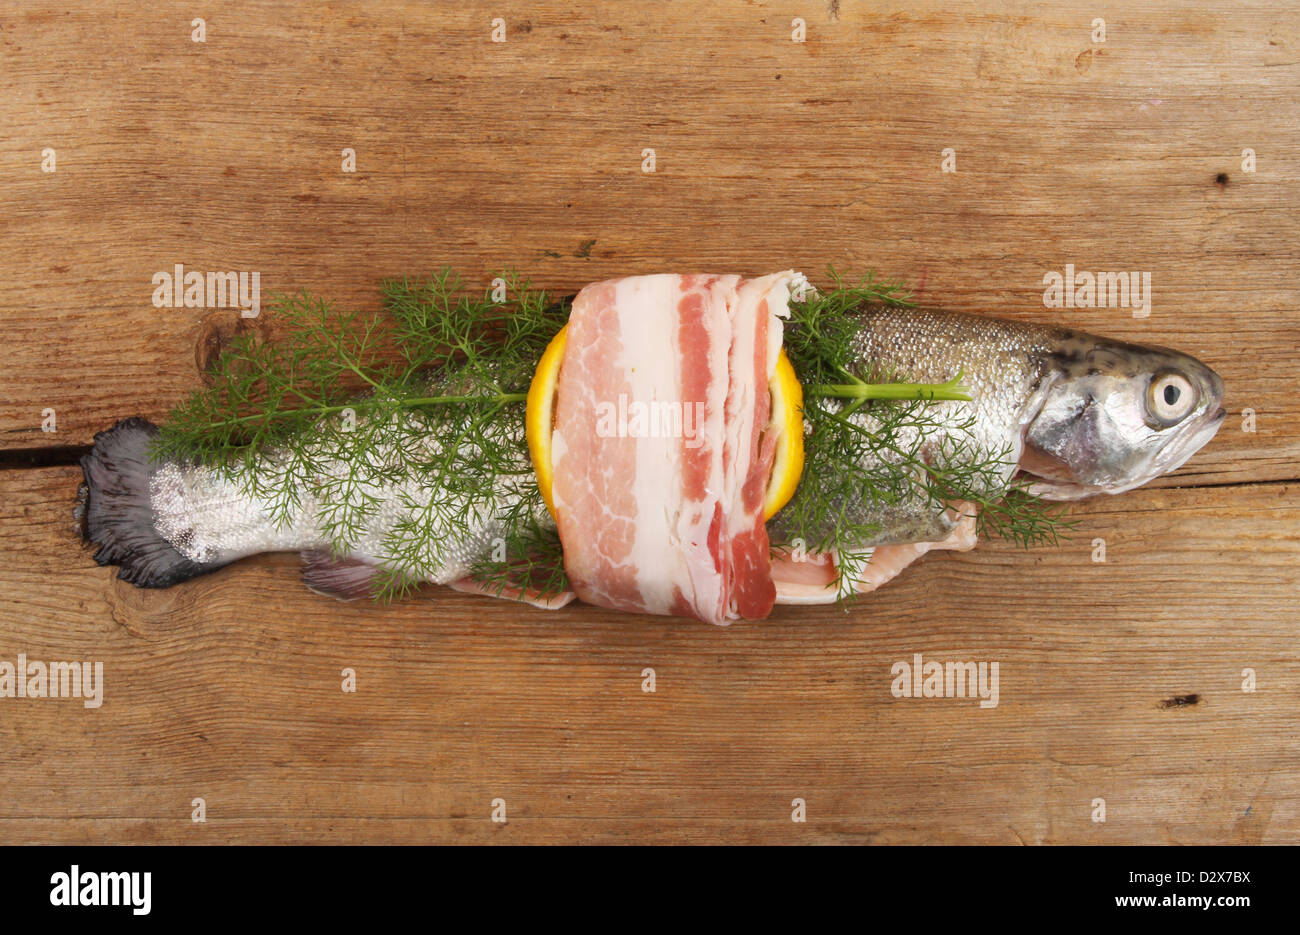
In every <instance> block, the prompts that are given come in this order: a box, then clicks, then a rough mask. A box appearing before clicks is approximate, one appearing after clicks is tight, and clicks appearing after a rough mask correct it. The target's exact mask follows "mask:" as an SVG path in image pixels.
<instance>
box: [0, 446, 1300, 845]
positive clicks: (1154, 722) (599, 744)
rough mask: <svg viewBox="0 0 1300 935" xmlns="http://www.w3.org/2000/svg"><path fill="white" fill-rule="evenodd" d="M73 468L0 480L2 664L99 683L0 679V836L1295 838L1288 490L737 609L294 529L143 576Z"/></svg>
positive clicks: (1296, 608)
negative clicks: (536, 598)
mask: <svg viewBox="0 0 1300 935" xmlns="http://www.w3.org/2000/svg"><path fill="white" fill-rule="evenodd" d="M77 481H78V473H77V471H76V470H75V469H74V468H50V469H44V470H23V471H4V472H0V568H3V569H4V571H3V573H2V577H0V660H3V659H7V660H9V661H11V662H12V661H14V659H15V658H16V654H17V653H18V652H25V653H26V654H27V656H28V658H29V659H33V660H35V659H42V660H59V661H65V660H66V661H71V660H98V661H102V662H103V663H104V669H105V692H104V702H103V705H102V706H101V707H99V708H97V709H87V708H85V707H84V706H83V704H82V703H80V702H78V701H77V700H74V699H57V700H56V699H44V700H38V699H30V698H29V699H16V698H4V699H0V715H2V716H0V743H2V744H3V746H4V749H5V751H6V755H5V757H4V758H3V762H2V763H0V782H2V783H3V786H4V789H5V796H4V798H3V801H0V843H19V842H81V841H94V842H105V843H107V842H123V841H131V842H155V841H166V842H188V843H198V842H204V843H210V842H243V843H249V842H259V843H265V842H384V841H398V842H411V843H416V842H453V841H464V842H490V841H510V842H611V843H612V842H645V841H654V842H705V841H736V842H828V843H829V842H854V843H857V842H876V843H915V842H938V841H944V842H970V843H974V842H990V843H994V842H996V843H1013V844H1014V843H1017V842H1021V841H1023V842H1026V843H1039V842H1052V843H1094V842H1112V843H1114V842H1124V843H1139V842H1141V843H1166V842H1197V843H1259V842H1263V843H1295V842H1296V841H1297V840H1300V739H1298V738H1300V734H1298V733H1297V731H1296V730H1295V723H1296V722H1295V718H1296V715H1295V705H1294V698H1295V696H1296V692H1297V691H1298V690H1300V657H1298V655H1297V652H1296V643H1295V628H1294V626H1293V624H1294V622H1295V620H1296V619H1297V614H1300V588H1298V585H1300V562H1298V559H1300V541H1298V540H1297V536H1296V532H1295V531H1296V529H1297V523H1300V486H1297V485H1289V484H1262V485H1253V486H1242V487H1215V488H1200V489H1183V490H1172V489H1171V490H1148V491H1138V492H1134V493H1130V494H1125V495H1123V496H1120V497H1114V498H1102V499H1100V500H1097V501H1093V502H1089V503H1087V504H1085V505H1083V506H1081V507H1080V508H1079V509H1078V514H1079V516H1080V518H1081V520H1082V524H1081V526H1080V528H1079V530H1078V531H1077V533H1076V534H1075V536H1074V537H1073V538H1072V539H1071V540H1070V541H1069V542H1068V543H1066V544H1065V545H1063V546H1061V547H1059V548H1043V549H1035V550H1033V551H1030V552H1027V553H1026V552H1021V551H1018V550H1016V549H1014V548H1012V547H1009V546H1006V545H999V544H996V543H985V544H981V546H980V547H979V548H978V549H977V550H975V551H974V552H971V553H968V554H964V555H946V554H936V555H931V556H927V557H926V558H925V559H924V560H923V561H922V563H921V564H920V565H918V566H917V567H915V568H913V569H911V570H909V572H907V573H906V574H905V575H904V576H903V577H902V578H900V579H899V580H898V581H896V582H894V583H893V584H891V585H890V586H889V587H888V588H886V589H885V590H883V591H881V592H879V593H878V594H876V595H874V596H873V597H871V598H870V599H869V600H865V601H863V602H862V603H861V604H860V605H858V606H857V607H855V608H854V609H852V610H851V611H849V612H847V613H845V612H842V611H839V610H835V609H830V608H822V609H791V608H781V609H778V611H777V613H776V614H775V615H774V616H773V617H772V618H771V619H770V620H768V621H765V622H762V623H752V624H736V625H734V626H732V627H730V628H725V629H724V628H714V627H709V626H706V625H704V624H699V623H692V622H688V621H681V620H670V619H664V618H651V617H636V616H630V615H620V614H612V613H607V612H604V611H601V610H599V609H596V608H592V607H585V606H574V607H570V608H567V609H565V610H563V611H559V612H555V613H547V612H543V611H537V610H533V609H531V608H526V607H522V608H516V607H514V606H512V605H508V604H503V603H497V602H494V601H491V600H490V599H487V598H476V597H470V596H466V595H458V594H455V593H453V592H450V591H447V590H444V589H435V588H431V589H428V590H427V591H426V592H423V593H422V594H421V595H419V596H418V597H416V598H414V599H411V600H409V601H406V602H403V603H401V604H398V605H395V606H392V607H390V608H387V609H384V608H377V607H374V606H370V605H364V604H347V605H345V604H339V603H336V602H334V601H331V600H329V599H327V598H321V597H318V596H316V595H313V594H310V593H309V592H307V591H306V590H305V589H303V588H302V586H301V585H300V583H299V582H298V581H297V575H296V565H297V563H296V560H295V559H294V558H293V557H292V556H288V555H278V556H270V557H263V558H257V559H252V560H249V561H246V562H243V563H240V564H238V565H236V566H233V567H231V568H227V569H224V570H222V571H220V572H218V573H216V574H214V575H211V576H209V577H206V578H201V579H197V580H195V581H193V582H190V583H187V584H185V585H182V586H179V587H176V588H173V589H171V590H167V591H140V590H136V589H134V588H132V587H131V586H129V585H125V584H123V583H122V582H120V581H117V580H115V579H114V578H113V570H112V569H105V568H98V567H96V566H95V565H94V564H93V563H92V562H91V561H90V556H89V554H88V553H87V552H85V551H83V550H82V549H81V547H80V545H79V543H78V541H77V538H76V535H75V530H74V524H73V521H72V516H71V503H72V500H73V497H74V492H75V489H76V486H77ZM1098 537H1102V538H1104V539H1105V540H1106V547H1107V555H1106V558H1107V561H1106V562H1105V563H1103V564H1099V563H1094V562H1093V561H1092V552H1093V549H1094V545H1093V540H1094V539H1095V538H1098ZM918 652H919V653H922V654H924V656H925V657H926V658H932V659H936V660H985V661H997V662H999V664H1000V683H999V687H1000V698H999V704H998V706H997V707H996V708H992V709H981V708H979V707H978V706H977V705H976V704H975V703H974V702H973V701H972V700H970V699H952V698H944V699H935V698H930V699H907V698H895V697H894V696H893V695H892V694H891V691H890V686H891V681H892V679H891V675H890V670H891V666H892V665H893V664H894V663H895V662H896V661H900V660H911V659H912V655H913V653H918ZM349 666H350V667H355V668H356V670H357V674H358V691H357V692H356V693H355V694H345V693H344V692H342V691H341V688H340V681H341V680H340V671H341V669H342V668H344V667H349ZM646 667H652V668H654V670H655V673H656V676H657V684H656V688H657V691H656V692H655V693H653V694H648V693H645V692H643V691H642V690H641V682H642V675H641V673H642V670H643V669H644V668H646ZM1245 668H1251V669H1254V670H1255V672H1256V674H1257V679H1258V690H1257V691H1256V692H1254V693H1247V692H1243V691H1242V688H1241V683H1242V671H1243V669H1245ZM1189 695H1195V696H1197V701H1196V703H1194V704H1191V703H1187V704H1181V705H1179V704H1174V703H1172V700H1173V699H1176V698H1184V699H1185V698H1186V696H1189ZM196 796H202V797H204V798H205V799H206V801H207V808H208V821H207V822H206V824H195V823H193V822H191V821H190V811H191V804H190V803H191V801H192V800H193V798H194V797H196ZM497 797H501V798H504V799H505V800H506V803H507V818H508V821H507V822H506V823H505V824H504V825H501V824H494V823H493V822H492V821H491V820H490V818H489V815H490V812H491V802H492V800H493V799H494V798H497ZM796 797H800V798H804V799H805V800H806V802H807V809H808V813H807V814H808V820H807V822H806V823H803V824H796V823H794V822H792V821H791V820H790V813H791V802H792V800H793V799H794V798H796ZM1098 797H1101V798H1104V799H1105V800H1106V805H1107V821H1106V822H1105V823H1104V824H1103V823H1094V822H1093V821H1092V820H1091V814H1092V809H1093V806H1092V804H1091V803H1092V801H1093V799H1095V798H1098Z"/></svg>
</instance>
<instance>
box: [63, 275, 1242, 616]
mask: <svg viewBox="0 0 1300 935" xmlns="http://www.w3.org/2000/svg"><path fill="white" fill-rule="evenodd" d="M384 292H385V298H386V302H385V308H384V311H383V313H381V314H377V315H373V316H371V315H362V314H359V313H340V312H338V311H337V310H335V309H334V308H333V307H332V306H330V305H329V304H328V303H325V302H322V301H320V300H319V299H316V298H313V297H311V296H309V295H306V294H301V295H295V296H281V297H279V299H278V300H277V302H276V303H275V306H274V307H275V308H276V309H277V311H278V314H277V315H276V316H275V319H274V321H273V323H272V324H273V326H274V330H275V333H274V334H272V335H270V336H266V337H263V336H262V335H261V334H260V333H250V334H247V335H244V336H241V337H239V338H237V339H235V340H234V341H233V342H232V344H231V346H230V347H229V349H228V350H227V351H226V353H225V354H224V355H223V357H222V358H221V359H220V361H219V362H218V364H217V366H216V368H215V370H214V371H213V372H212V373H211V374H210V380H211V385H210V386H209V387H208V388H206V389H204V390H201V391H199V392H197V393H195V394H194V395H193V396H192V397H191V398H190V399H189V400H188V401H187V402H186V403H184V404H183V405H181V406H180V407H178V408H177V409H176V410H174V411H173V412H172V414H171V416H170V417H169V418H168V419H167V420H166V421H165V422H164V423H163V424H162V425H161V426H154V425H152V424H151V423H149V422H146V421H145V420H143V419H138V418H133V419H127V420H125V421H123V422H119V423H118V424H117V425H115V426H114V427H113V428H111V429H109V430H107V431H105V432H101V433H100V434H98V435H97V436H96V437H95V445H94V448H93V449H92V450H91V452H90V453H89V454H87V455H86V456H85V458H83V459H82V467H83V470H84V473H85V484H84V485H83V487H82V495H81V509H82V515H83V517H84V523H85V533H86V537H87V539H88V540H89V541H91V542H93V543H94V544H95V545H97V546H98V550H97V552H96V554H95V558H96V560H97V561H98V562H99V563H100V564H114V565H118V566H120V570H119V572H118V577H120V578H122V579H124V580H126V581H129V582H131V583H133V584H135V585H137V586H140V587H152V588H159V587H169V586H171V585H174V584H177V583H178V582H181V581H184V580H186V579H188V578H192V577H194V576H196V575H201V574H206V573H208V572H212V571H215V570H217V569H219V568H222V567H224V566H225V565H228V564H230V563H232V562H234V561H237V560H238V559H241V558H244V557H246V556H249V555H254V554H257V553H260V552H271V551H286V550H292V551H299V552H302V553H303V560H304V569H303V576H304V579H305V581H306V583H307V584H308V586H309V587H311V588H312V589H313V590H316V591H320V592H322V593H326V594H330V595H333V596H336V597H340V598H343V599H351V598H356V597H361V596H371V597H375V598H378V599H381V600H386V599H391V598H393V597H396V596H400V595H402V594H404V593H406V592H407V591H408V590H410V589H411V588H413V587H414V586H416V585H418V584H420V583H422V582H432V583H435V584H442V585H449V586H451V587H453V588H456V589H458V590H462V591H473V592H478V593H483V594H488V595H492V596H497V597H504V598H510V599H514V600H521V601H526V602H528V603H530V604H533V605H535V606H537V607H542V608H556V607H560V606H563V605H565V604H567V603H569V602H570V601H572V600H573V599H574V598H575V597H577V598H578V599H580V600H582V601H584V602H587V603H591V604H595V605H599V606H602V607H607V608H612V609H616V610H622V611H631V612H638V613H652V614H669V615H674V616H681V617H695V618H698V619H700V620H704V621H708V622H710V623H715V624H726V623H729V622H731V621H733V620H737V619H759V618H763V617H766V616H768V615H769V614H770V613H772V611H773V608H774V607H775V606H776V605H780V604H810V603H829V602H834V601H838V600H844V599H846V598H850V597H853V596H856V595H860V594H863V593H866V592H869V591H871V590H873V589H874V588H876V587H879V586H880V585H881V584H883V583H885V582H886V581H888V580H890V579H891V578H892V577H894V576H895V575H897V574H898V573H899V572H900V571H901V570H902V569H903V568H905V567H906V566H907V565H908V564H909V563H911V562H912V561H914V560H916V559H917V558H918V557H920V556H921V555H923V554H924V553H925V552H927V551H929V550H931V549H969V548H971V547H972V546H973V545H974V544H975V541H976V538H977V536H978V535H979V534H981V533H983V534H988V535H1001V536H1005V537H1008V538H1011V539H1013V540H1015V541H1018V542H1020V543H1022V544H1031V543H1035V542H1043V541H1048V542H1050V541H1054V540H1055V539H1056V537H1057V536H1058V534H1059V533H1060V531H1061V530H1062V528H1063V526H1067V527H1068V524H1069V521H1068V520H1067V519H1064V518H1063V516H1062V510H1063V507H1061V506H1059V505H1058V506H1053V503H1054V502H1056V501H1068V500H1074V499H1078V498H1081V497H1086V496H1090V495H1092V494H1096V493H1110V494H1114V493H1121V492H1123V491H1126V490H1131V489H1132V488H1134V487H1137V486H1139V485H1141V484H1143V483H1146V482H1147V481H1149V480H1151V479H1152V478H1155V477H1157V476H1160V475H1161V474H1165V473H1168V472H1169V471H1172V470H1174V469H1176V468H1178V467H1179V466H1180V465H1182V464H1183V463H1184V462H1186V461H1187V459H1188V458H1190V457H1191V456H1192V455H1193V454H1195V452H1196V451H1197V450H1199V449H1200V448H1201V447H1202V446H1203V445H1205V444H1206V443H1207V442H1208V441H1209V440H1210V439H1211V438H1212V437H1213V436H1214V433H1215V432H1216V431H1217V429H1218V427H1219V425H1220V423H1221V422H1222V420H1223V417H1224V411H1223V409H1222V408H1221V406H1220V403H1221V400H1222V396H1223V383H1222V381H1221V380H1220V378H1219V376H1218V375H1217V374H1216V373H1214V371H1213V370H1211V369H1210V368H1209V367H1207V366H1206V365H1204V364H1203V363H1201V362H1200V361H1198V360H1196V359H1195V358H1192V357H1190V356H1188V355H1186V354H1182V353H1179V352H1177V351H1172V350H1168V349H1165V348H1160V347H1147V346H1142V345H1136V344H1128V343H1124V342H1119V341H1112V340H1108V339H1106V338H1101V337H1096V336H1093V335H1089V334H1085V333H1082V332H1078V331H1073V330H1070V329H1066V328H1057V327H1050V326H1043V325H1036V324H1026V323H1017V322H1013V321H1005V320H1001V319H995V318H985V317H978V316H971V315H961V314H955V313H948V312H941V311H929V310H920V309H916V308H913V307H911V305H910V303H908V302H907V301H906V299H905V298H904V297H903V295H902V294H901V293H900V291H899V289H898V287H897V286H895V285H892V284H882V283H879V282H877V281H875V280H874V279H872V278H870V277H867V278H865V279H863V280H861V281H860V282H856V283H848V282H845V281H844V280H842V279H839V278H838V277H834V281H833V282H832V283H831V284H830V285H829V286H827V287H825V288H823V289H821V290H818V289H816V288H813V287H812V286H811V285H810V284H809V283H808V281H807V280H806V279H805V278H804V277H803V276H802V275H801V274H798V273H796V272H794V271H786V272H779V273H773V274H770V275H766V276H760V277H755V278H745V277H742V276H739V275H734V274H726V275H675V274H669V275H650V276H632V277H627V278H624V279H616V280H608V281H605V282H600V283H595V284H593V285H589V286H587V287H585V288H584V289H582V290H581V291H580V292H579V293H578V294H577V295H576V296H574V297H570V298H567V299H561V300H559V301H552V300H551V299H550V297H548V296H546V295H545V294H544V293H540V292H534V291H532V290H531V289H529V288H528V287H527V286H526V284H521V283H518V282H515V281H514V280H510V281H507V280H505V279H499V280H497V281H496V284H495V286H494V287H493V288H492V289H491V290H489V291H488V292H487V293H486V294H484V295H483V296H481V297H477V296H473V295H471V294H469V293H468V291H467V290H466V289H465V288H464V287H463V285H462V284H461V283H460V282H459V281H458V280H456V279H455V277H453V276H452V275H451V274H449V273H442V274H438V275H435V276H433V277H432V278H430V279H428V280H426V281H417V282H412V281H409V280H395V281H390V282H388V283H386V284H385V286H384Z"/></svg>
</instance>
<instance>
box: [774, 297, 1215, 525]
mask: <svg viewBox="0 0 1300 935" xmlns="http://www.w3.org/2000/svg"><path fill="white" fill-rule="evenodd" d="M859 315H860V318H861V329H860V331H859V332H858V338H857V341H856V347H855V358H856V363H857V366H858V371H859V374H860V375H862V376H867V375H869V374H872V373H875V374H877V375H883V376H884V377H886V378H887V379H890V380H898V381H911V382H919V383H942V382H944V381H946V380H949V379H951V378H953V377H956V376H957V375H958V374H961V375H962V383H963V384H964V385H965V386H967V387H968V388H969V389H970V391H971V396H972V401H971V402H957V401H943V402H936V403H934V404H933V407H934V408H933V409H932V410H931V411H930V414H931V415H932V416H933V417H934V419H935V421H937V422H938V423H940V424H941V425H942V426H943V429H942V432H939V433H935V434H934V435H932V436H931V438H932V439H933V440H934V441H939V438H938V435H940V434H946V435H952V436H954V437H956V436H958V435H960V436H962V437H967V438H970V439H971V440H972V441H973V442H974V443H975V445H976V446H978V448H979V449H980V450H981V451H984V452H987V453H989V454H991V455H994V456H996V455H1000V454H1002V453H1004V452H1005V453H1006V454H1005V464H1004V466H1003V468H1002V469H1001V470H1000V472H999V474H998V478H997V484H996V485H995V486H994V489H992V490H989V491H986V493H987V494H989V495H990V496H991V497H994V498H996V497H998V496H1000V495H1001V494H1002V493H1004V492H1005V491H1006V490H1007V489H1008V487H1009V486H1010V484H1011V481H1012V478H1013V476H1014V475H1015V474H1016V472H1017V470H1018V469H1022V470H1029V469H1031V467H1032V470H1033V473H1034V475H1035V478H1031V479H1033V480H1034V483H1033V484H1032V485H1031V487H1030V490H1031V492H1032V493H1035V494H1038V495H1040V496H1042V497H1044V498H1045V499H1054V500H1067V499H1077V498H1079V497H1084V496H1089V495H1092V494H1096V493H1119V492H1122V491H1124V490H1130V489H1132V488H1133V487H1136V486H1139V485H1140V484H1142V483H1146V482H1147V481H1149V480H1151V479H1152V478H1153V477H1155V476H1158V475H1159V474H1162V473H1167V472H1168V471H1171V470H1174V469H1175V468H1177V467H1178V466H1180V465H1181V464H1182V463H1183V462H1184V461H1186V460H1187V458H1189V457H1191V455H1192V454H1194V453H1195V451H1196V450H1198V449H1199V448H1200V447H1202V446H1203V445H1204V444H1205V443H1206V442H1208V441H1209V440H1210V438H1211V437H1213V435H1214V432H1215V431H1216V430H1217V429H1218V426H1219V424H1220V423H1221V422H1222V420H1223V416H1224V413H1223V410H1222V409H1221V408H1220V402H1221V400H1222V397H1223V381H1222V380H1221V379H1220V378H1219V376H1218V374H1216V373H1215V372H1214V371H1213V370H1211V369H1210V368H1209V367H1207V366H1206V365H1205V364H1203V363H1201V362H1200V361H1198V360H1196V359H1195V358H1193V357H1190V356H1188V355H1186V354H1182V353H1180V352H1178V351H1173V350H1169V349H1167V348H1161V347H1147V346H1142V345H1136V344H1129V343H1126V342H1122V341H1114V340H1111V339H1108V338H1103V337H1099V336H1096V335H1092V334H1088V333H1086V332H1081V331H1075V330H1072V329H1068V328H1060V327H1054V326H1049V325H1038V324H1031V323H1023V322H1015V321H1007V320H1004V319H999V318H992V317H985V316H977V315H966V314H961V313H956V312H944V311H934V310H927V309H915V308H902V307H897V306H884V305H872V306H866V307H864V308H863V309H862V310H861V311H860V312H859ZM1165 373H1176V374H1181V375H1182V376H1184V377H1186V379H1187V382H1188V384H1189V385H1190V386H1192V387H1193V388H1194V389H1195V393H1196V403H1195V406H1194V407H1193V408H1192V409H1191V410H1190V411H1189V412H1188V413H1187V415H1186V416H1185V417H1184V418H1183V419H1182V420H1180V421H1179V423H1178V424H1175V425H1171V426H1162V427H1159V428H1156V427H1153V426H1152V425H1151V424H1150V422H1151V419H1150V417H1149V414H1147V413H1146V412H1144V407H1145V403H1144V402H1143V399H1144V394H1146V392H1147V389H1148V387H1149V385H1150V384H1151V382H1152V379H1153V377H1155V376H1157V375H1160V374H1165ZM852 418H853V419H854V421H856V422H857V423H858V424H860V425H863V426H864V427H867V428H872V427H873V426H874V424H875V423H874V420H873V419H872V418H871V416H870V415H869V414H867V413H866V412H865V411H862V410H860V411H859V412H858V413H855V414H854V416H853V417H852ZM972 418H973V420H974V425H973V428H972V429H971V431H970V433H969V434H967V433H963V432H960V431H959V427H960V426H962V425H963V424H964V423H966V422H967V421H968V420H971V419H972ZM913 437H914V436H913ZM880 457H884V456H883V455H881V456H880ZM848 513H849V515H850V516H852V517H853V519H855V520H856V521H858V522H862V523H874V524H876V525H877V526H878V528H879V530H880V531H879V533H878V535H876V536H875V537H873V538H872V540H871V541H868V542H864V543H862V545H864V546H870V545H886V544H897V543H908V542H935V541H939V540H941V539H943V538H944V537H945V536H947V535H948V534H949V533H950V532H951V531H952V530H953V528H954V526H955V518H954V515H953V514H952V513H951V512H945V511H942V510H936V509H935V508H934V506H933V505H932V504H930V503H929V502H928V501H926V500H925V499H924V498H921V497H918V498H916V499H914V500H907V501H904V502H901V503H897V504H891V505H885V504H879V503H873V502H872V501H871V500H870V499H869V498H863V499H862V500H860V501H858V502H857V503H854V504H849V505H848ZM773 522H774V524H775V525H776V526H777V529H776V530H775V531H777V532H778V533H779V532H780V528H779V527H780V524H781V522H782V517H781V516H779V515H778V516H777V517H775V518H774V520H773Z"/></svg>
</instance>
